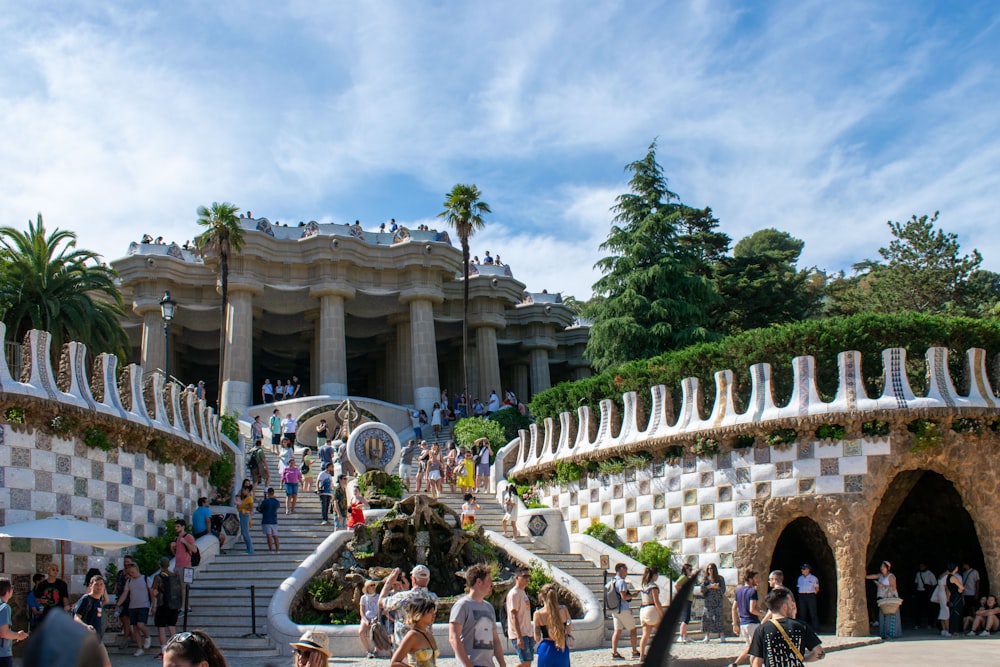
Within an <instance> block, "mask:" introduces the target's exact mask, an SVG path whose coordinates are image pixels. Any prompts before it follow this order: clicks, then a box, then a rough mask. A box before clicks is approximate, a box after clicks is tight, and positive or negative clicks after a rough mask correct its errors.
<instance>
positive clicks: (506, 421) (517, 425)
mask: <svg viewBox="0 0 1000 667" xmlns="http://www.w3.org/2000/svg"><path fill="white" fill-rule="evenodd" d="M486 419H487V421H492V422H496V423H497V424H500V427H501V428H502V429H503V440H502V442H499V443H498V442H496V441H493V449H499V448H500V447H502V446H504V445H506V444H507V443H508V442H510V441H511V440H513V439H514V438H516V437H517V436H518V431H520V430H521V429H526V428H528V426H530V425H531V419H529V418H528V417H526V416H525V415H522V414H521V413H520V412H519V411H518V409H517V408H504V409H502V410H497V411H496V412H494V413H491V414H489V415H488V416H487V417H486Z"/></svg>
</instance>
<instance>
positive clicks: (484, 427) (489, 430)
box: [455, 417, 510, 461]
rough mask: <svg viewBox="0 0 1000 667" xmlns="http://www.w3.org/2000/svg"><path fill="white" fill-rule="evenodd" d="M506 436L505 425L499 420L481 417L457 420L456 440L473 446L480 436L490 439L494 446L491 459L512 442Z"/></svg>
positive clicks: (467, 445)
mask: <svg viewBox="0 0 1000 667" xmlns="http://www.w3.org/2000/svg"><path fill="white" fill-rule="evenodd" d="M504 437H505V436H504V432H503V426H501V425H500V423H499V422H495V421H490V420H489V419H480V418H479V417H466V418H465V419H459V420H458V421H457V422H455V442H457V443H458V444H459V445H460V446H462V447H472V446H473V445H475V444H476V440H478V439H479V438H489V439H490V444H491V445H492V446H493V455H492V456H490V460H491V461H492V460H493V459H494V458H495V457H496V453H497V450H499V449H500V448H501V447H503V446H504V445H506V444H507V443H508V442H510V441H509V440H504Z"/></svg>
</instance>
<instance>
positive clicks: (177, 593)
mask: <svg viewBox="0 0 1000 667" xmlns="http://www.w3.org/2000/svg"><path fill="white" fill-rule="evenodd" d="M191 556H192V558H191V563H192V564H193V563H194V558H193V556H194V554H191ZM198 561H199V562H201V555H200V554H199V557H198ZM159 576H160V591H161V594H162V595H163V604H165V605H166V606H167V609H170V610H173V611H177V610H179V609H180V608H181V605H182V604H183V603H184V591H183V584H182V583H181V578H180V577H178V576H177V575H176V574H169V573H165V572H160V575H159Z"/></svg>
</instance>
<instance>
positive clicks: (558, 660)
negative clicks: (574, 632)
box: [532, 584, 572, 667]
mask: <svg viewBox="0 0 1000 667" xmlns="http://www.w3.org/2000/svg"><path fill="white" fill-rule="evenodd" d="M538 599H539V600H540V601H541V602H542V608H541V609H539V610H538V611H536V612H535V616H534V619H533V621H532V622H533V623H534V626H535V643H536V644H537V646H538V648H537V650H536V652H537V653H538V667H569V641H568V640H569V638H570V637H571V634H570V632H571V623H572V621H571V619H570V616H569V610H568V609H566V607H565V606H564V605H561V604H559V594H558V593H557V592H556V588H555V586H553V585H552V584H546V585H545V586H542V589H541V590H540V591H538Z"/></svg>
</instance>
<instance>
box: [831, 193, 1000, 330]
mask: <svg viewBox="0 0 1000 667" xmlns="http://www.w3.org/2000/svg"><path fill="white" fill-rule="evenodd" d="M938 215H939V214H938V213H937V212H935V213H934V215H933V216H927V215H922V216H920V217H919V218H918V217H917V216H916V215H914V216H912V217H911V218H910V219H909V220H907V221H906V222H902V223H901V222H892V221H890V222H889V223H888V225H889V229H890V231H891V232H892V236H893V240H892V241H891V242H890V243H889V246H888V247H883V248H879V251H878V253H879V255H880V256H881V258H882V260H881V261H878V260H866V261H864V262H859V263H857V264H855V265H854V270H855V272H856V275H855V276H852V277H851V278H842V279H840V280H838V281H835V283H834V284H832V285H831V286H830V296H831V299H832V304H831V310H832V312H833V313H835V314H836V313H860V312H883V313H901V312H907V311H909V312H916V313H929V314H933V313H940V314H944V313H966V312H974V311H975V310H976V308H977V307H978V304H976V303H974V302H973V301H972V300H971V299H970V297H971V296H972V294H971V293H970V292H969V291H968V290H967V288H968V287H970V286H969V284H968V283H969V279H970V277H971V276H972V274H973V273H974V272H976V271H977V269H978V268H979V265H980V264H981V263H982V261H983V258H982V255H980V254H979V251H978V250H973V251H972V254H968V255H962V254H960V250H961V248H960V245H959V243H958V236H957V235H956V234H953V233H950V232H945V231H944V230H941V229H937V228H936V227H935V225H936V224H937V221H938ZM986 282H988V280H987V281H986ZM975 286H976V287H979V288H982V287H983V284H982V282H981V281H980V282H978V283H977V284H976V285H975Z"/></svg>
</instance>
